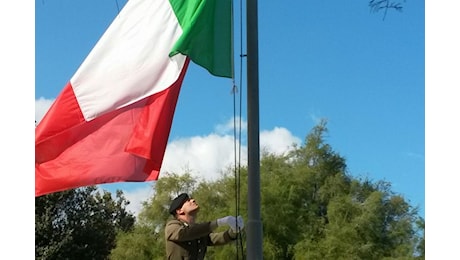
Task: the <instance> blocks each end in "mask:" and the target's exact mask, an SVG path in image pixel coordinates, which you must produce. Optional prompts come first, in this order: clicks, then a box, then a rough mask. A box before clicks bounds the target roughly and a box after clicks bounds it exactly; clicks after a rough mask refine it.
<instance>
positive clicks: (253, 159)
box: [246, 0, 263, 260]
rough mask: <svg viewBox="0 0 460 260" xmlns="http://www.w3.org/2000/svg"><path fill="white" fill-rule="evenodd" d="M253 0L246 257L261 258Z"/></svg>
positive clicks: (251, 7) (252, 6) (251, 0)
mask: <svg viewBox="0 0 460 260" xmlns="http://www.w3.org/2000/svg"><path fill="white" fill-rule="evenodd" d="M257 19H258V17H257V0H246V21H247V22H246V23H247V28H246V38H247V80H248V88H247V91H248V96H247V105H248V108H247V109H248V221H247V230H246V231H247V232H246V235H247V244H246V246H247V248H246V252H247V259H248V260H259V259H263V255H262V221H261V217H260V158H259V156H260V152H259V150H260V149H259V64H258V63H259V50H258V23H257Z"/></svg>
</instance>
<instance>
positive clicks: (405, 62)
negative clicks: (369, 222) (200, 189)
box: [0, 0, 460, 259]
mask: <svg viewBox="0 0 460 260" xmlns="http://www.w3.org/2000/svg"><path fill="white" fill-rule="evenodd" d="M272 2H274V3H272ZM358 2H359V3H358ZM116 3H117V2H116V1H115V0H110V1H109V0H98V1H88V0H79V1H70V0H53V1H51V0H36V1H35V2H33V4H32V3H30V2H28V3H27V4H25V3H24V2H22V1H9V2H5V3H4V5H3V8H2V10H3V12H2V15H1V16H0V21H1V22H0V27H1V28H2V48H0V55H1V57H2V59H0V63H1V65H2V71H3V73H2V74H1V77H0V82H1V83H2V86H4V88H2V89H3V90H4V95H3V102H0V104H1V105H2V109H1V111H2V119H3V122H4V124H3V127H2V128H1V133H2V134H1V137H3V139H2V141H3V142H2V144H3V145H5V146H4V152H3V153H2V162H3V163H4V164H3V165H4V167H5V170H6V171H4V172H3V177H4V179H3V181H4V185H3V187H2V189H0V192H1V195H2V196H0V197H1V198H2V206H3V208H4V209H5V212H8V214H2V215H1V220H2V221H0V223H2V224H3V225H2V226H1V227H2V234H3V235H2V236H5V238H6V239H8V241H9V243H10V244H11V243H12V244H16V243H17V244H20V245H21V246H23V245H24V242H25V241H27V240H28V241H29V243H30V247H28V248H29V250H19V251H18V250H17V249H16V247H14V246H13V247H6V248H4V250H2V254H4V255H5V256H9V255H11V254H14V255H16V256H18V257H19V255H23V256H24V258H33V255H34V251H33V244H34V233H33V230H34V206H33V205H34V196H33V193H34V179H33V178H31V177H30V176H31V175H30V174H31V173H32V172H33V170H32V161H33V160H34V149H33V148H32V147H33V146H32V145H31V144H32V143H33V142H34V141H33V140H34V128H35V126H34V125H32V124H31V123H30V122H31V121H32V117H34V119H37V118H39V117H41V116H42V115H43V113H44V111H45V110H46V109H47V107H48V106H49V104H50V102H51V101H52V100H54V98H55V97H56V96H57V95H58V93H59V91H60V90H61V89H62V88H63V87H64V84H65V83H67V81H68V80H69V79H70V77H71V76H72V75H73V73H74V72H75V71H76V70H77V68H78V66H79V64H80V63H81V62H82V60H83V59H84V58H85V57H86V55H87V54H88V53H89V51H90V49H91V48H92V46H93V45H94V43H95V42H96V41H97V39H98V38H99V37H100V35H101V34H102V33H103V31H104V29H105V27H106V26H107V25H108V24H109V23H110V21H111V20H112V19H113V18H114V16H115V15H116V13H117V7H116V6H117V4H116ZM118 4H119V6H120V7H121V6H122V5H123V3H121V2H118ZM258 4H259V58H260V65H259V66H260V68H259V70H260V71H259V74H260V75H259V77H260V107H261V115H260V117H261V118H260V120H261V122H260V123H261V130H262V131H264V132H263V133H264V134H267V137H264V138H265V139H269V140H273V141H279V142H282V143H283V144H286V142H287V141H289V140H303V138H304V137H305V135H306V133H307V132H308V131H309V130H310V129H311V127H313V126H314V125H315V122H316V120H317V118H321V117H327V118H328V119H329V125H328V126H329V130H330V136H329V138H328V140H327V141H328V142H329V143H330V144H331V145H332V147H333V148H334V150H336V151H337V152H339V153H340V154H342V155H343V156H345V157H346V159H347V163H348V166H349V169H350V172H351V173H353V174H354V175H362V174H368V175H369V176H370V177H372V178H373V179H387V180H389V181H391V182H392V183H393V189H394V190H395V191H396V192H400V193H402V194H404V195H405V196H407V197H408V198H409V199H410V200H411V201H412V202H413V203H414V205H415V204H418V205H420V206H422V209H423V208H424V206H423V205H424V202H425V203H426V208H427V210H426V221H427V222H426V223H427V229H426V235H427V240H426V243H427V248H428V251H427V252H426V253H427V254H426V255H427V257H428V259H431V258H433V259H441V258H442V256H446V258H445V259H448V258H450V257H451V256H452V255H456V254H457V247H458V245H457V239H456V236H457V234H458V231H460V222H458V219H459V218H460V212H459V211H458V210H457V207H456V206H455V205H456V204H458V203H457V202H456V200H457V198H458V183H459V182H458V178H459V177H458V176H459V175H458V168H459V167H458V163H457V162H458V151H457V150H458V148H457V147H459V146H460V138H459V135H458V133H459V132H460V125H459V124H458V122H457V121H458V120H456V119H457V118H458V115H457V113H458V112H457V111H459V108H458V103H459V102H458V100H459V99H458V97H459V95H458V90H457V89H458V86H459V85H460V82H459V77H458V74H459V66H458V60H460V51H459V50H460V49H459V48H458V46H460V37H458V36H457V33H456V32H457V31H458V24H459V21H458V18H459V15H458V10H459V8H458V7H459V3H458V2H455V1H454V2H453V1H446V0H436V1H434V0H431V1H413V0H407V1H406V3H405V4H404V10H403V12H402V13H398V12H390V13H389V14H388V16H387V17H386V19H385V21H383V20H382V16H381V14H371V13H370V12H369V10H368V8H367V1H364V0H363V1H335V2H331V1H311V0H307V1H289V2H280V1H276V2H275V1H258ZM424 4H426V12H425V7H424ZM424 13H425V15H426V28H425V30H424V29H423V27H424ZM237 19H238V18H237ZM424 33H425V35H424ZM424 44H425V47H426V49H425V51H424V50H423V48H424ZM237 49H238V47H237ZM423 55H425V60H424V57H423ZM424 62H425V73H426V74H425V75H424V74H423V63H424ZM189 72H190V73H188V75H187V77H186V79H185V80H186V81H185V83H186V84H187V86H189V87H183V89H182V93H181V97H180V101H179V102H180V103H179V104H180V105H179V106H178V107H177V111H176V116H175V121H174V125H173V129H172V132H171V138H170V139H171V143H172V144H174V145H176V144H177V145H179V146H180V144H182V143H185V144H190V145H189V148H190V147H194V146H193V145H191V144H193V143H197V142H198V143H202V141H207V142H208V143H207V147H208V148H212V147H215V146H213V144H215V143H216V142H215V141H213V140H217V141H219V140H220V141H221V142H220V143H219V144H221V145H222V146H223V147H227V146H228V144H225V140H224V139H225V138H222V137H227V136H228V135H225V133H227V134H228V132H226V131H225V129H226V128H225V126H226V123H227V122H229V119H230V118H231V117H232V116H233V112H232V111H233V110H232V101H231V100H230V99H231V97H230V96H229V92H230V91H229V87H228V84H229V83H228V81H226V80H219V79H215V78H213V77H210V76H209V75H207V74H206V73H205V72H203V70H201V69H200V68H197V67H196V66H193V65H192V66H191V67H190V70H189ZM424 80H425V82H424ZM424 83H425V86H424ZM219 84H221V85H219ZM184 86H186V85H185V84H184ZM423 89H424V91H423ZM216 96H219V97H220V96H222V97H223V100H224V101H221V100H220V99H216V98H215V97H216ZM198 97H199V100H198V101H197V98H198ZM42 98H43V99H42ZM424 99H425V104H424V105H423V100H424ZM34 101H35V102H34ZM34 103H35V105H34ZM29 106H31V107H29ZM423 108H425V110H423ZM23 119H25V120H23ZM424 120H425V121H424ZM7 123H8V125H7ZM222 133H224V134H222ZM270 134H273V135H276V136H277V137H278V138H276V139H273V138H269V137H270ZM424 134H425V137H423V136H424ZM262 136H263V135H261V139H262ZM280 136H281V137H280ZM222 140H224V141H222ZM179 141H181V142H179ZM25 147H28V148H25ZM180 147H182V151H186V152H188V153H183V154H182V156H180V157H176V158H174V161H175V160H179V159H182V158H183V157H185V155H188V154H190V153H193V152H194V150H193V149H185V150H184V149H183V148H184V147H187V146H184V145H182V146H180ZM279 147H281V148H283V145H280V144H279V143H278V144H276V143H275V144H272V148H279ZM425 147H426V148H425ZM228 149H231V148H228ZM172 150H174V149H172ZM281 150H282V149H281ZM417 158H418V159H417ZM27 161H30V163H26V162H27ZM210 161H211V160H208V162H204V163H203V164H202V165H205V166H207V165H209V162H210ZM425 166H426V168H425ZM213 167H216V166H213ZM424 172H425V174H424ZM7 173H9V174H7ZM28 173H30V174H28ZM423 176H425V178H426V182H424V180H425V179H424V178H423ZM424 184H425V185H426V193H425V191H424V188H423V186H424ZM118 187H120V186H117V185H116V184H114V186H113V187H111V188H112V189H114V188H118ZM125 191H128V192H129V194H130V196H131V198H142V196H144V197H145V196H146V195H145V190H142V189H140V188H139V187H136V186H135V185H128V187H127V188H126V189H125ZM425 195H426V200H425ZM13 198H14V199H13ZM27 205H28V206H27ZM8 209H9V210H8ZM422 212H423V211H422ZM18 230H20V231H21V232H18ZM22 231H24V232H22ZM430 257H431V258H430Z"/></svg>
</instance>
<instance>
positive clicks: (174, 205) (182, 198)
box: [169, 193, 189, 216]
mask: <svg viewBox="0 0 460 260" xmlns="http://www.w3.org/2000/svg"><path fill="white" fill-rule="evenodd" d="M188 199H189V196H188V194H187V193H182V194H180V195H179V196H177V197H176V198H175V199H174V200H173V201H172V202H171V206H169V213H170V214H171V215H173V216H175V215H176V209H178V208H180V207H182V205H184V203H185V202H186V201H187V200H188Z"/></svg>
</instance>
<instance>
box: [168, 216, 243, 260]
mask: <svg viewBox="0 0 460 260" xmlns="http://www.w3.org/2000/svg"><path fill="white" fill-rule="evenodd" d="M216 228H217V222H216V221H212V222H204V223H195V224H191V225H189V224H187V223H185V222H182V221H180V220H177V219H174V220H170V221H168V222H167V223H166V227H165V240H166V257H167V259H169V260H202V259H204V257H205V255H206V250H207V247H208V246H219V245H224V244H227V243H229V242H230V241H232V240H235V239H236V237H237V235H236V233H234V232H233V231H232V230H231V229H229V230H227V231H224V232H219V233H213V232H212V231H213V230H214V229H216Z"/></svg>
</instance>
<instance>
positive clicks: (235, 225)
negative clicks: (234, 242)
mask: <svg viewBox="0 0 460 260" xmlns="http://www.w3.org/2000/svg"><path fill="white" fill-rule="evenodd" d="M217 225H218V226H223V225H228V226H229V227H230V228H231V229H232V231H233V232H235V233H238V232H239V231H240V230H241V229H243V227H244V222H243V217H241V216H238V218H235V217H234V216H226V217H223V218H219V219H217Z"/></svg>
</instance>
